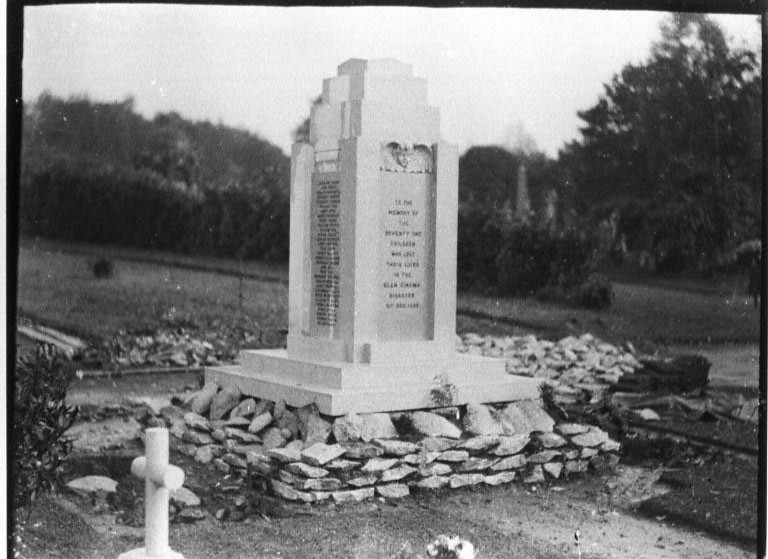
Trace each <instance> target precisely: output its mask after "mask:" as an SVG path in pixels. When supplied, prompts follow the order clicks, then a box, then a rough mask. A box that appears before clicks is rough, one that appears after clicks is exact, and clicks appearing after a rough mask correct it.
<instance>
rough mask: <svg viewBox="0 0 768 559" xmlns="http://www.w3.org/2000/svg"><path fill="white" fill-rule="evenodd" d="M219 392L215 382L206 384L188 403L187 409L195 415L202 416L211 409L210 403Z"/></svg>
mask: <svg viewBox="0 0 768 559" xmlns="http://www.w3.org/2000/svg"><path fill="white" fill-rule="evenodd" d="M218 390H219V387H218V385H217V384H216V383H215V382H206V383H205V385H204V386H203V388H202V390H200V391H199V392H198V393H196V394H195V395H194V396H193V397H192V399H191V400H190V403H189V409H190V410H192V411H193V412H195V413H196V414H199V415H203V414H204V413H205V412H207V411H208V410H209V409H210V407H211V401H212V400H213V397H214V396H215V395H216V392H217V391H218Z"/></svg>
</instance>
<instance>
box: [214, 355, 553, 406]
mask: <svg viewBox="0 0 768 559" xmlns="http://www.w3.org/2000/svg"><path fill="white" fill-rule="evenodd" d="M291 364H292V361H289V360H286V361H285V362H284V365H285V367H284V369H283V370H280V369H278V370H273V371H271V374H270V375H268V376H267V375H266V374H263V373H261V374H260V373H257V372H254V370H253V369H251V368H249V367H245V366H243V365H230V366H221V367H210V368H206V371H205V380H206V381H208V382H215V383H216V384H217V385H219V386H221V387H222V388H236V389H238V390H239V391H240V392H241V393H242V394H244V395H247V396H255V397H258V398H263V399H266V400H272V401H278V400H285V402H286V403H287V404H288V405H290V406H294V407H302V406H305V405H307V404H310V403H312V402H314V403H315V404H317V407H318V409H319V411H320V413H323V414H326V415H331V416H339V415H345V414H347V413H350V412H355V413H374V412H390V411H403V410H413V409H426V408H434V407H441V406H440V405H438V404H436V403H435V402H434V400H433V397H432V394H431V391H432V390H433V389H435V388H436V387H437V385H436V384H435V381H434V379H435V377H441V378H445V377H444V376H442V375H444V374H445V371H444V369H443V368H441V367H439V366H434V367H432V368H431V370H429V371H424V369H425V368H427V366H426V365H423V364H421V365H419V368H420V369H422V373H424V374H421V375H419V376H420V377H421V378H422V379H423V380H422V382H421V383H420V384H417V383H413V381H412V382H411V383H409V384H405V385H404V384H403V383H399V382H392V380H391V379H392V378H393V377H394V378H399V377H400V376H401V375H402V374H403V369H404V368H405V369H409V370H411V372H412V374H413V372H414V371H413V369H414V368H413V367H405V366H400V365H393V366H390V367H383V366H377V367H376V371H377V374H380V375H381V376H380V377H379V385H378V386H370V387H366V388H357V389H349V390H340V389H336V388H329V387H325V386H321V385H317V384H304V383H301V382H296V381H295V379H293V378H291V375H290V373H286V374H285V375H284V376H281V373H282V372H285V371H287V370H288V369H290V367H291ZM349 366H350V367H352V368H353V369H355V370H359V371H360V374H363V375H366V374H369V371H368V369H367V368H368V367H370V365H365V364H355V365H353V364H349ZM345 367H346V365H345ZM390 370H391V372H392V373H393V374H392V375H389V374H388V372H387V371H390ZM448 378H449V381H450V382H451V383H452V384H453V385H454V386H455V387H456V389H457V391H456V401H455V402H453V404H454V405H461V404H466V403H467V402H475V403H496V402H511V401H516V400H525V399H532V398H538V397H539V384H540V383H541V380H540V379H533V378H528V377H522V376H515V375H509V374H506V373H504V374H502V375H496V374H493V373H491V374H483V373H482V372H477V374H475V375H474V377H473V379H472V381H471V382H457V381H456V380H454V379H452V378H451V377H450V376H449V377H448ZM442 405H443V406H444V405H445V404H442Z"/></svg>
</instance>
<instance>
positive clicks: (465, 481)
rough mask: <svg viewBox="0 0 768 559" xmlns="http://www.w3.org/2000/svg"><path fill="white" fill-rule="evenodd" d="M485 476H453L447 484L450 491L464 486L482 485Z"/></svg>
mask: <svg viewBox="0 0 768 559" xmlns="http://www.w3.org/2000/svg"><path fill="white" fill-rule="evenodd" d="M484 478H485V476H484V475H483V474H453V475H452V476H451V477H450V478H449V480H448V483H449V485H450V486H451V489H456V488H457V487H464V486H466V485H477V484H478V483H482V482H483V479H484Z"/></svg>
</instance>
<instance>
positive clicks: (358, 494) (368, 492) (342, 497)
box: [331, 487, 374, 503]
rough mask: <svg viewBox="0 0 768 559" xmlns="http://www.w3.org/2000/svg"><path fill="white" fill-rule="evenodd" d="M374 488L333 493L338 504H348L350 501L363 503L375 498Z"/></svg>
mask: <svg viewBox="0 0 768 559" xmlns="http://www.w3.org/2000/svg"><path fill="white" fill-rule="evenodd" d="M373 495H374V489H373V487H364V488H362V489H348V490H346V491H334V492H333V493H331V496H332V497H333V500H334V501H336V502H337V503H346V502H349V501H358V502H359V501H363V500H365V499H369V498H370V497H373Z"/></svg>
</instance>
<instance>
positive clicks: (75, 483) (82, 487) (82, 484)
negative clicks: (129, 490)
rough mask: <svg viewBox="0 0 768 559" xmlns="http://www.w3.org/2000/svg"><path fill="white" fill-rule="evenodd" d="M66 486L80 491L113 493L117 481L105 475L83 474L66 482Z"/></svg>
mask: <svg viewBox="0 0 768 559" xmlns="http://www.w3.org/2000/svg"><path fill="white" fill-rule="evenodd" d="M67 487H69V488H70V489H74V490H75V491H79V492H82V493H95V492H97V491H103V492H106V493H114V492H115V491H116V490H117V482H116V481H115V480H114V479H111V478H108V477H106V476H85V477H80V478H77V479H73V480H72V481H70V482H69V483H67Z"/></svg>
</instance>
